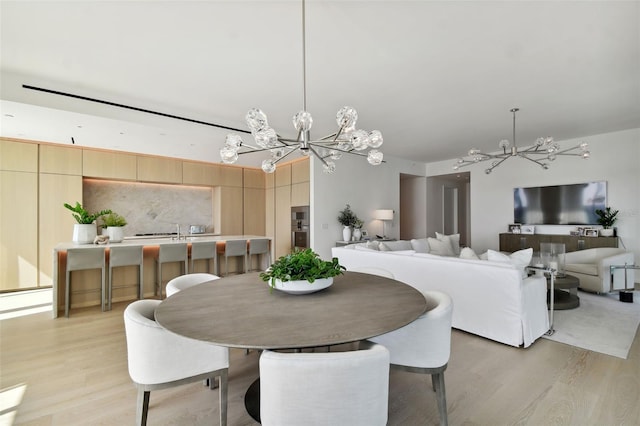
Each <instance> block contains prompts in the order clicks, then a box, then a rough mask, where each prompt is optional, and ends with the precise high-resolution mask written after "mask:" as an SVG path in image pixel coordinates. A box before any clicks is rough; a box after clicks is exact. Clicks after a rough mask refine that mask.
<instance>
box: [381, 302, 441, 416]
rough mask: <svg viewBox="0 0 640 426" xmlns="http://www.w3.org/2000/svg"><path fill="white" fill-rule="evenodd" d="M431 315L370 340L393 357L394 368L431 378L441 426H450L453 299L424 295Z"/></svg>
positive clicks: (392, 364)
mask: <svg viewBox="0 0 640 426" xmlns="http://www.w3.org/2000/svg"><path fill="white" fill-rule="evenodd" d="M423 295H424V298H425V299H426V300H427V311H426V312H425V313H424V314H422V315H421V316H420V317H418V319H416V320H415V321H413V322H412V323H410V324H408V325H406V326H404V327H402V328H399V329H397V330H394V331H391V332H389V333H386V334H383V335H381V336H377V337H373V338H371V339H369V340H371V341H372V342H375V343H378V344H381V345H384V346H385V347H386V348H388V349H389V353H390V354H391V367H392V368H395V369H400V370H404V371H409V372H412V373H421V374H430V375H431V382H432V386H433V388H434V390H435V391H436V398H437V403H438V411H439V413H440V424H441V425H443V426H446V425H447V424H448V418H447V399H446V392H445V385H444V371H445V370H446V369H447V364H448V363H449V356H450V354H451V316H452V313H453V302H452V300H451V297H450V296H449V295H447V294H445V293H442V292H438V291H426V292H423Z"/></svg>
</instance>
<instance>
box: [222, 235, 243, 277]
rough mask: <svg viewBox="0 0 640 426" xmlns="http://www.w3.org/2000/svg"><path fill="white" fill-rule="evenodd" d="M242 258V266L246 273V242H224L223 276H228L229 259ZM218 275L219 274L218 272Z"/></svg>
mask: <svg viewBox="0 0 640 426" xmlns="http://www.w3.org/2000/svg"><path fill="white" fill-rule="evenodd" d="M238 256H242V265H243V266H244V272H245V273H246V272H247V240H228V241H226V242H225V247H224V275H225V276H226V275H229V263H228V260H229V258H230V257H238ZM218 275H220V272H219V271H218Z"/></svg>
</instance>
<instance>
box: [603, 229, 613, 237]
mask: <svg viewBox="0 0 640 426" xmlns="http://www.w3.org/2000/svg"><path fill="white" fill-rule="evenodd" d="M600 235H601V236H603V237H613V228H606V229H605V228H603V229H601V230H600Z"/></svg>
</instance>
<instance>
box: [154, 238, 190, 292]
mask: <svg viewBox="0 0 640 426" xmlns="http://www.w3.org/2000/svg"><path fill="white" fill-rule="evenodd" d="M187 257H188V256H187V243H167V244H160V251H159V253H158V259H157V260H156V262H157V264H158V273H157V274H156V276H157V282H156V294H158V293H160V299H162V264H163V263H170V262H183V263H184V267H183V266H182V264H181V266H180V270H181V275H183V274H184V275H186V274H187V273H188V266H187Z"/></svg>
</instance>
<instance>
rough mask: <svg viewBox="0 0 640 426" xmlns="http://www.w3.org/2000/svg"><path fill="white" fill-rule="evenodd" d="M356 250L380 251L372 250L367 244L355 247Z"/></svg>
mask: <svg viewBox="0 0 640 426" xmlns="http://www.w3.org/2000/svg"><path fill="white" fill-rule="evenodd" d="M354 245H355V244H354ZM354 249H356V250H360V251H378V249H372V248H369V247H367V246H366V244H358V245H355V247H354Z"/></svg>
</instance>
